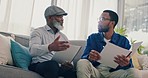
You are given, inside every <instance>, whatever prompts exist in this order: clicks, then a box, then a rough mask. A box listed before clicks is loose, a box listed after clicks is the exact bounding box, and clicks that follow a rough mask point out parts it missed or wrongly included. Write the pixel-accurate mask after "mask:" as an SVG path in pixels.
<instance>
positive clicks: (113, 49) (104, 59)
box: [98, 42, 142, 68]
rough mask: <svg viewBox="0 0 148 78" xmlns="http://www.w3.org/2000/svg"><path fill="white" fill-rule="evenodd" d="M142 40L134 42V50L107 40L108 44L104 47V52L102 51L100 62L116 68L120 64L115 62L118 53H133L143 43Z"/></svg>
mask: <svg viewBox="0 0 148 78" xmlns="http://www.w3.org/2000/svg"><path fill="white" fill-rule="evenodd" d="M141 43H142V42H138V43H134V44H133V45H132V51H130V50H127V49H124V48H121V47H119V46H116V45H114V44H112V43H110V42H107V44H106V46H105V47H104V49H103V50H102V52H101V53H100V55H101V60H99V61H98V62H100V63H102V64H104V65H106V66H109V67H112V68H116V67H117V66H118V64H117V63H116V62H114V60H115V58H114V57H116V56H117V55H125V56H127V55H133V54H134V53H135V52H136V51H137V49H138V47H139V46H140V45H141Z"/></svg>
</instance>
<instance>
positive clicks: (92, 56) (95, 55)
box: [88, 50, 101, 61]
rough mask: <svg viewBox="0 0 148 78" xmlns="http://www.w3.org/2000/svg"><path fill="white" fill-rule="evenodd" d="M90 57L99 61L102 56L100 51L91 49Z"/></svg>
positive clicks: (91, 59)
mask: <svg viewBox="0 0 148 78" xmlns="http://www.w3.org/2000/svg"><path fill="white" fill-rule="evenodd" d="M88 59H89V60H90V61H97V60H100V59H101V56H100V54H99V52H97V51H95V50H91V52H90V53H89V57H88Z"/></svg>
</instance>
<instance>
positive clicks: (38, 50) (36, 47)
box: [29, 31, 49, 56]
mask: <svg viewBox="0 0 148 78" xmlns="http://www.w3.org/2000/svg"><path fill="white" fill-rule="evenodd" d="M41 43H42V37H41V34H40V33H39V32H38V31H34V32H32V33H31V38H30V42H29V51H30V54H31V55H32V56H41V55H43V54H46V53H48V52H49V50H48V45H49V44H45V45H42V44H41Z"/></svg>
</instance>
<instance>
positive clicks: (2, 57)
mask: <svg viewBox="0 0 148 78" xmlns="http://www.w3.org/2000/svg"><path fill="white" fill-rule="evenodd" d="M0 64H3V65H5V64H10V65H13V61H12V57H11V52H10V37H6V36H4V35H1V34H0Z"/></svg>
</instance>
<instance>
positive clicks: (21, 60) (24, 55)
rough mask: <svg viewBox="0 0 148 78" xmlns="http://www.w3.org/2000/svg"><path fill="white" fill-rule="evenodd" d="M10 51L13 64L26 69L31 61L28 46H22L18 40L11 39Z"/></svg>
mask: <svg viewBox="0 0 148 78" xmlns="http://www.w3.org/2000/svg"><path fill="white" fill-rule="evenodd" d="M11 52H12V57H13V61H14V64H15V65H16V66H18V67H21V68H23V69H25V70H28V66H29V65H30V63H31V56H30V54H29V50H28V48H26V47H24V46H22V45H21V44H19V43H18V42H15V41H12V40H11Z"/></svg>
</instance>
